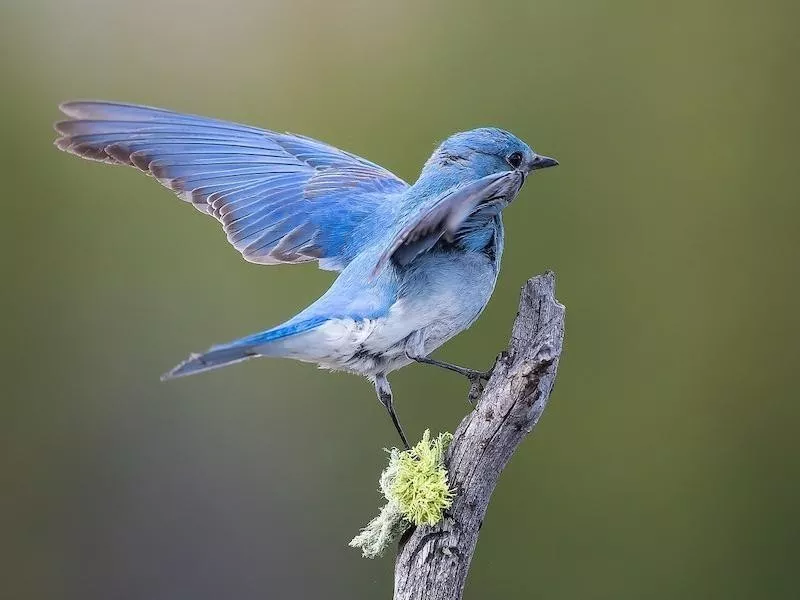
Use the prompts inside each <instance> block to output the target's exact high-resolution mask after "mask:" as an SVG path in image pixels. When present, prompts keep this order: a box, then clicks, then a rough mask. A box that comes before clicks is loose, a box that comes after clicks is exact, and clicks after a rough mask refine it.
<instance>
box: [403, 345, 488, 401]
mask: <svg viewBox="0 0 800 600" xmlns="http://www.w3.org/2000/svg"><path fill="white" fill-rule="evenodd" d="M406 356H407V357H408V358H410V359H411V360H413V361H416V362H418V363H422V364H424V365H433V366H435V367H440V368H442V369H447V370H448V371H453V373H458V374H459V375H463V376H464V377H466V378H467V379H469V383H470V386H469V396H468V400H469V403H470V404H474V403H475V401H476V400H477V399H478V398H479V397H480V395H481V392H482V391H483V382H484V381H488V380H489V377H491V375H492V372H491V371H476V370H475V369H467V368H466V367H459V366H458V365H454V364H452V363H449V362H444V361H442V360H436V359H434V358H429V357H427V356H415V355H413V354H411V353H409V352H408V351H406Z"/></svg>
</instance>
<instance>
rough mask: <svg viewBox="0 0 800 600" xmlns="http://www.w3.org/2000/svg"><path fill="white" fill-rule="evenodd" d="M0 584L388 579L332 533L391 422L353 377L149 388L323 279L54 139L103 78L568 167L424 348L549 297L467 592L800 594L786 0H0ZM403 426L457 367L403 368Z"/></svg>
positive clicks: (234, 375) (352, 508)
mask: <svg viewBox="0 0 800 600" xmlns="http://www.w3.org/2000/svg"><path fill="white" fill-rule="evenodd" d="M0 10H1V12H0V53H1V54H0V55H1V56H2V58H0V81H2V88H3V92H2V108H3V121H2V142H3V143H2V146H0V153H2V156H1V157H0V158H2V160H0V174H2V180H3V188H2V190H3V197H4V201H3V206H4V211H3V215H4V216H3V223H4V228H3V231H4V234H3V236H2V244H3V248H2V253H0V256H1V257H2V258H1V259H0V260H2V269H3V270H2V284H3V290H4V291H3V294H2V303H3V306H2V313H1V314H2V320H3V323H2V330H3V332H4V333H3V342H4V343H3V344H2V363H1V364H2V390H1V391H2V398H1V399H0V490H1V491H2V494H1V496H0V531H1V532H2V535H1V536H0V539H1V540H2V541H0V553H1V554H2V556H1V557H0V559H1V560H0V597H2V598H9V599H11V598H13V599H14V600H27V599H34V600H39V599H42V600H44V599H48V600H49V599H61V598H64V599H69V600H72V599H75V600H87V599H94V598H98V599H100V598H103V599H106V598H114V599H122V600H127V599H131V600H134V599H147V600H160V599H165V600H166V599H170V600H173V599H175V598H192V599H194V600H204V599H209V600H211V599H214V600H218V599H220V598H231V599H236V600H249V599H261V598H310V597H326V598H387V597H389V596H390V589H391V579H392V559H391V558H386V559H384V560H382V561H378V562H370V561H366V560H363V559H361V558H360V556H359V554H358V553H357V552H356V551H354V550H351V549H349V548H347V546H346V544H347V541H348V540H349V539H350V538H351V537H352V536H353V535H354V534H355V533H356V532H357V530H358V528H359V527H360V526H361V525H362V524H363V523H365V522H366V520H368V519H369V518H370V517H371V516H372V515H373V514H374V512H375V510H376V508H377V506H378V504H379V502H380V499H379V497H378V494H377V492H376V487H377V476H378V473H379V470H380V468H381V467H382V465H383V464H384V461H385V455H384V454H383V452H382V451H381V448H382V447H383V446H385V445H388V444H394V443H396V440H395V433H394V431H393V430H392V428H391V424H390V422H389V420H388V419H387V418H386V415H385V413H384V411H383V409H382V408H381V407H380V406H379V405H378V403H377V402H376V400H375V398H374V395H373V391H372V389H371V387H370V386H369V384H367V383H365V382H364V381H361V380H359V379H358V378H356V377H353V376H348V375H332V374H327V373H324V372H318V371H316V370H315V369H314V368H313V367H311V366H309V365H303V364H299V363H293V362H289V361H269V360H259V361H251V362H249V363H247V364H244V365H238V366H235V367H232V368H230V369H225V370H222V371H217V372H214V373H210V374H206V375H203V376H199V377H196V378H189V379H186V380H179V381H174V382H170V383H169V384H162V383H160V382H159V380H158V376H159V374H161V373H162V372H164V371H165V370H167V369H168V368H170V367H172V366H173V365H174V364H175V363H176V362H178V361H179V360H181V359H183V358H184V357H185V356H186V354H187V353H188V352H189V351H192V350H202V349H204V348H206V347H207V346H208V345H209V344H211V343H213V342H219V341H225V340H229V339H232V338H235V337H238V336H240V335H243V334H246V333H249V332H252V331H256V330H259V329H263V328H265V327H267V326H270V325H273V324H275V323H278V322H280V321H281V320H283V319H284V318H286V317H288V316H290V315H292V314H293V313H294V312H295V311H296V310H297V309H299V308H302V307H304V306H306V305H307V304H308V303H310V302H311V301H312V300H314V299H315V298H316V297H317V296H318V295H319V294H320V293H321V292H322V291H323V290H324V289H325V288H326V287H327V286H328V285H329V283H330V281H331V279H332V274H331V273H326V272H322V271H318V270H317V269H316V268H315V266H313V265H304V266H299V267H292V266H285V267H284V266H282V267H264V266H257V265H252V264H248V263H246V262H244V261H243V260H242V259H241V257H240V256H239V255H238V254H237V253H236V251H235V250H233V249H232V248H231V247H229V246H228V244H227V243H226V241H225V239H224V236H223V235H222V234H221V232H220V231H219V227H218V225H217V224H216V223H215V222H214V221H213V220H209V219H207V218H204V217H203V216H201V215H200V214H199V213H197V212H196V211H194V210H192V209H191V208H190V207H188V206H185V205H183V204H182V203H181V202H180V201H179V200H177V199H176V198H175V197H173V196H172V195H171V194H170V192H169V191H167V190H164V189H162V188H160V187H159V186H157V185H155V184H154V182H152V181H149V180H148V179H147V178H145V177H142V176H141V175H138V174H136V173H135V172H134V171H133V170H126V169H116V168H110V167H107V166H103V165H99V164H92V163H87V162H82V161H79V160H77V159H75V158H73V157H70V156H68V155H65V154H61V153H59V152H57V151H56V150H55V149H54V148H53V147H52V146H51V141H52V139H53V137H54V135H53V132H52V130H51V123H52V122H53V121H54V120H56V119H57V118H58V113H57V111H56V105H57V103H58V102H59V101H61V100H65V99H70V98H76V97H78V98H82V97H92V98H95V97H96V98H108V99H117V100H127V101H132V102H141V103H146V104H152V105H159V106H164V107H168V108H173V109H178V110H183V111H187V112H196V113H201V114H206V115H211V116H216V117H220V118H228V119H232V120H236V121H240V122H246V123H252V124H258V125H263V126H265V127H269V128H273V129H278V130H289V131H297V132H301V133H304V134H307V135H310V136H313V137H317V138H319V139H323V140H326V141H328V142H330V143H332V144H334V145H337V146H340V147H342V148H345V149H347V150H350V151H353V152H356V153H358V154H361V155H363V156H366V157H368V158H370V159H371V160H374V161H376V162H378V163H380V164H383V165H385V166H387V167H388V168H390V169H391V170H393V171H395V172H396V173H398V174H399V175H400V176H401V177H403V178H405V179H407V180H414V179H415V178H416V176H417V174H418V171H419V169H420V167H421V165H422V163H423V161H424V160H425V159H426V158H427V157H428V155H429V153H430V152H431V150H432V149H433V147H434V146H435V144H436V143H437V142H438V141H440V140H441V139H443V138H444V137H446V136H447V135H449V134H450V133H452V132H454V131H459V130H464V129H469V128H472V127H477V126H482V125H497V126H501V127H504V128H507V129H509V130H511V131H513V132H514V133H516V134H517V135H519V136H520V137H522V138H523V139H525V140H527V141H528V142H530V143H531V145H533V146H534V148H536V149H537V150H539V151H540V152H543V153H545V154H549V155H552V156H556V157H557V158H558V159H559V160H560V161H561V166H560V167H559V168H558V169H555V170H552V171H547V172H545V173H543V174H541V175H540V176H537V177H535V178H534V179H533V180H532V181H530V182H529V184H528V185H527V186H526V187H525V190H524V191H523V193H522V196H521V198H520V199H519V200H518V201H517V202H516V203H515V204H514V205H513V206H512V207H511V208H510V210H509V211H508V213H507V218H506V223H507V247H506V254H505V262H504V265H503V271H502V274H501V276H500V280H499V284H498V288H497V290H496V292H495V295H494V297H493V299H492V301H491V303H490V305H489V307H488V309H487V310H486V312H485V313H484V316H483V317H482V318H481V319H480V321H479V322H478V323H477V324H476V325H475V326H474V327H473V328H472V329H471V330H470V331H468V332H466V333H464V334H463V335H461V336H460V337H458V338H457V339H456V340H454V341H453V342H451V343H450V344H448V345H447V346H445V347H444V348H443V349H442V350H441V351H439V353H438V356H440V357H442V358H446V359H448V360H452V361H454V362H457V363H463V364H466V365H470V366H474V367H486V366H488V365H489V364H490V363H491V361H492V359H493V357H494V356H495V354H496V353H497V352H498V351H499V350H501V349H502V348H503V347H504V344H505V342H506V340H507V338H508V333H509V328H510V325H511V322H512V319H513V317H514V314H515V309H516V304H517V300H518V293H519V289H520V286H521V285H522V284H523V283H524V281H525V279H526V278H528V277H529V276H531V275H533V274H535V273H539V272H541V271H543V270H545V269H547V268H552V269H554V270H555V271H556V272H557V274H558V290H557V291H558V296H559V298H560V300H561V301H562V302H563V303H564V304H565V305H566V306H567V339H566V350H565V354H564V356H563V360H562V363H561V370H560V373H559V380H558V385H557V386H556V391H555V393H554V396H553V398H552V402H551V404H550V406H549V408H548V410H547V412H546V414H545V418H544V419H543V420H542V421H541V423H540V425H539V427H538V428H537V430H536V432H535V435H534V436H532V437H531V438H530V439H529V440H528V441H527V442H526V443H525V444H524V446H523V447H522V448H521V450H520V451H519V453H518V454H517V455H516V456H515V457H514V459H513V461H512V462H511V464H510V465H509V467H508V469H507V471H506V472H505V473H504V474H503V476H502V478H501V480H500V484H499V487H498V489H497V492H496V494H495V496H494V499H493V502H492V504H491V506H490V508H489V512H488V515H487V518H486V521H485V525H484V527H483V530H482V535H481V539H480V541H479V544H478V548H477V552H476V555H475V559H474V562H473V568H472V573H471V575H470V578H469V581H468V584H467V590H466V597H467V598H486V597H500V598H558V599H561V598H570V599H572V598H581V599H583V598H589V599H595V598H598V599H599V598H609V599H612V598H613V599H620V598H652V599H660V598H664V599H667V598H670V599H672V598H797V597H798V591H797V588H798V574H797V566H798V562H799V559H800V526H798V519H797V510H798V501H799V500H800V490H798V474H800V446H799V445H798V442H797V429H798V418H800V403H798V400H800V397H798V396H799V395H798V393H797V390H798V382H797V377H796V373H797V366H796V362H797V359H798V354H799V353H798V349H799V347H798V337H799V336H800V322H799V319H798V291H800V290H798V287H799V284H798V255H799V254H800V253H799V252H798V250H800V241H799V240H798V237H799V235H798V234H799V233H800V227H799V226H798V225H799V222H800V219H799V217H800V208H798V192H797V178H796V173H797V167H796V161H797V138H798V134H800V120H799V119H798V116H797V110H798V105H800V102H798V100H800V98H798V91H799V90H800V76H799V75H798V73H799V72H798V69H797V59H798V56H800V44H799V43H798V40H799V39H800V36H798V30H797V22H798V17H800V5H798V4H797V2H792V1H789V0H785V1H779V0H772V1H765V2H760V3H756V2H743V1H740V0H736V1H734V0H727V1H723V0H701V1H693V2H688V1H686V0H682V1H678V2H673V3H658V4H655V3H642V2H635V1H633V0H629V1H622V0H618V1H612V0H600V1H594V2H590V1H583V2H543V1H539V0H537V1H531V2H519V3H516V2H492V3H489V2H483V1H479V0H474V1H463V0H462V1H460V2H421V1H414V2H404V3H400V2H393V3H381V2H357V1H354V0H345V1H343V2H327V3H306V2H291V1H289V0H286V1H280V2H278V1H267V2H261V1H257V0H243V1H232V2H214V3H211V2H209V3H195V2H188V1H185V2H184V1H180V0H140V1H138V2H122V1H119V2H109V1H107V0H105V1H100V0H33V1H25V2H23V1H22V0H4V2H3V4H2V8H1V9H0ZM392 381H393V386H394V391H395V394H396V398H397V405H398V411H399V414H400V416H401V418H402V419H403V421H404V423H405V425H406V429H407V431H409V432H410V433H411V435H412V437H418V436H419V435H420V433H421V431H422V430H423V429H424V428H425V427H430V428H432V429H433V430H434V431H438V430H442V429H449V430H453V429H454V428H455V427H456V425H457V424H458V422H459V421H460V419H461V418H462V417H463V415H464V414H465V413H466V411H467V406H466V404H465V402H464V398H465V395H466V391H467V390H466V383H465V382H464V381H462V380H461V379H459V378H458V377H456V376H452V375H449V374H447V373H444V372H441V371H439V370H436V369H431V368H427V367H422V366H420V367H410V368H408V369H405V370H403V371H401V372H399V373H397V374H395V376H394V377H393V379H392Z"/></svg>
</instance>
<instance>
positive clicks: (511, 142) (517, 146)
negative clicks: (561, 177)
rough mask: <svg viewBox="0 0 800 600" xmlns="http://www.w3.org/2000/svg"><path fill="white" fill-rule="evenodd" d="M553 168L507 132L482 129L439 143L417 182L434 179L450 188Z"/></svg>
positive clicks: (552, 161)
mask: <svg viewBox="0 0 800 600" xmlns="http://www.w3.org/2000/svg"><path fill="white" fill-rule="evenodd" d="M557 164H558V161H557V160H555V159H554V158H550V157H548V156H543V155H541V154H537V153H536V152H534V151H533V150H532V149H531V147H530V146H528V144H526V143H525V142H523V141H522V140H520V139H519V138H518V137H516V136H515V135H513V134H511V133H509V132H508V131H505V130H503V129H497V128H495V127H482V128H480V129H473V130H471V131H464V132H461V133H456V134H454V135H451V136H450V137H449V138H447V139H446V140H445V141H444V142H442V144H441V145H440V146H439V147H438V148H437V149H436V151H435V152H434V153H433V155H431V157H430V158H429V159H428V162H426V163H425V167H424V168H423V170H422V174H421V175H420V179H421V180H422V179H428V178H438V179H440V180H441V181H442V183H445V184H447V185H452V184H458V183H463V182H465V181H472V180H477V179H480V178H481V177H485V176H487V175H492V174H495V173H501V172H505V171H520V172H521V173H522V174H523V175H524V176H527V175H528V174H529V173H531V172H532V171H535V170H537V169H545V168H547V167H554V166H556V165H557Z"/></svg>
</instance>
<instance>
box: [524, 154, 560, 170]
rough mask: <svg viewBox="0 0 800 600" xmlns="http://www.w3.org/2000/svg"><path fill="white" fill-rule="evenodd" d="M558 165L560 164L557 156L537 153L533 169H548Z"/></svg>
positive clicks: (532, 164) (532, 165)
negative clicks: (552, 156) (551, 156)
mask: <svg viewBox="0 0 800 600" xmlns="http://www.w3.org/2000/svg"><path fill="white" fill-rule="evenodd" d="M556 165H558V161H557V160H556V159H555V158H550V157H549V156H541V155H539V154H537V155H536V157H535V158H534V159H533V162H532V163H531V171H536V170H538V169H546V168H547V167H555V166H556Z"/></svg>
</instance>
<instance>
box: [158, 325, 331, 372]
mask: <svg viewBox="0 0 800 600" xmlns="http://www.w3.org/2000/svg"><path fill="white" fill-rule="evenodd" d="M327 320H328V319H327V318H326V317H313V318H311V319H307V320H304V321H298V322H294V323H291V324H284V325H279V326H278V327H274V328H272V329H268V330H267V331H262V332H260V333H254V334H253V335H249V336H246V337H243V338H240V339H238V340H234V341H233V342H230V343H228V344H220V345H218V346H212V347H211V348H210V349H209V350H208V351H207V352H204V353H202V354H191V355H190V356H189V358H187V359H186V360H184V361H183V362H182V363H180V364H179V365H178V366H176V367H175V368H174V369H172V370H171V371H169V372H168V373H164V375H162V376H161V381H166V380H167V379H175V378H177V377H186V376H187V375H194V374H196V373H203V372H204V371H211V370H212V369H218V368H220V367H225V366H227V365H232V364H234V363H237V362H241V361H243V360H247V359H248V358H254V357H256V356H263V355H264V346H265V345H266V344H269V343H270V342H273V341H276V340H280V339H283V338H286V337H289V336H292V335H296V334H298V333H302V332H304V331H308V330H309V329H314V328H315V327H318V326H319V325H321V324H322V323H324V322H325V321H327Z"/></svg>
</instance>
